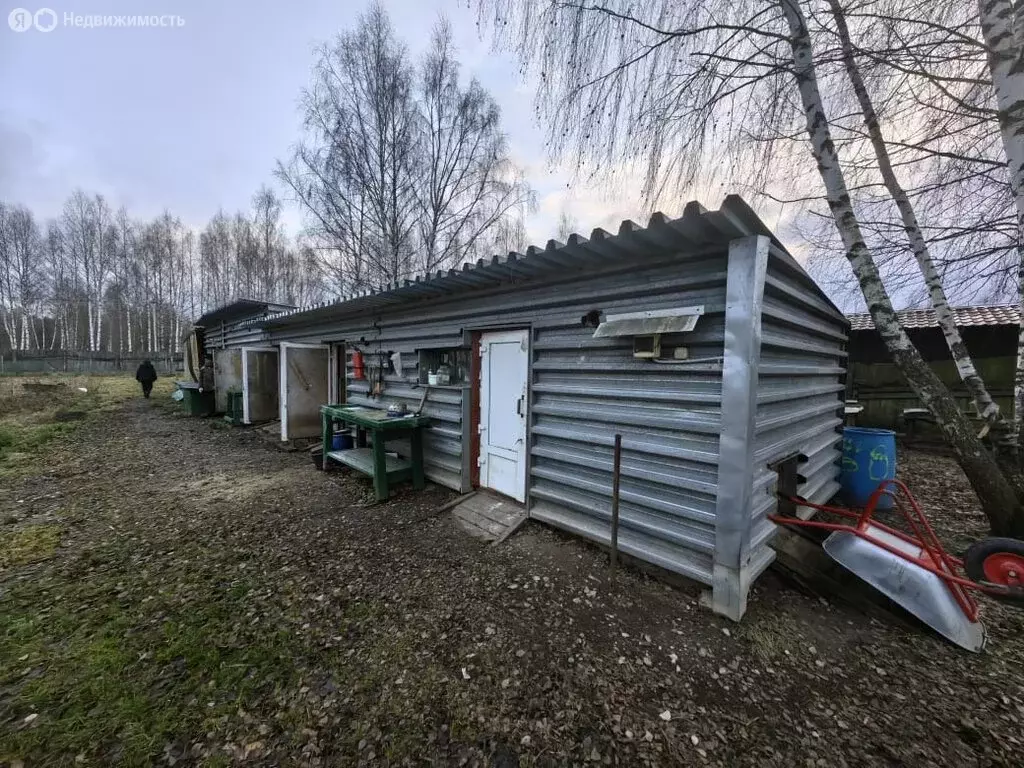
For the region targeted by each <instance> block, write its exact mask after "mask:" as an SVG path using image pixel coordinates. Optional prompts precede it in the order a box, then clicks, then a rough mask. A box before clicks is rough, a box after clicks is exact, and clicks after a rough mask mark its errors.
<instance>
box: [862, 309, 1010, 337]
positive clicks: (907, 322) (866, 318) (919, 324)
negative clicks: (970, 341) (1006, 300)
mask: <svg viewBox="0 0 1024 768" xmlns="http://www.w3.org/2000/svg"><path fill="white" fill-rule="evenodd" d="M896 316H897V317H898V318H899V320H900V323H902V324H903V327H904V328H933V327H935V328H937V327H938V325H939V321H938V318H937V317H936V316H935V310H934V309H901V310H900V311H899V312H897V313H896ZM953 317H954V318H955V319H956V324H957V325H958V326H960V327H963V326H972V325H1020V309H1019V307H1016V306H993V307H953ZM849 320H850V330H851V331H873V330H874V329H875V323H874V321H873V320H872V319H871V315H869V314H868V313H867V312H863V313H857V314H853V315H849Z"/></svg>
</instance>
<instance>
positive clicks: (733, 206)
mask: <svg viewBox="0 0 1024 768" xmlns="http://www.w3.org/2000/svg"><path fill="white" fill-rule="evenodd" d="M754 235H757V236H758V237H753V236H754ZM741 238H746V240H745V243H744V244H743V245H742V246H741V247H740V248H739V250H737V253H736V258H741V259H744V258H754V257H755V256H756V258H758V259H765V258H767V259H768V262H767V266H766V267H765V263H764V261H758V264H759V265H760V266H759V267H758V270H760V271H758V270H754V271H753V272H751V276H749V277H748V278H744V279H746V281H747V282H749V283H750V285H745V286H743V287H742V288H741V290H739V291H738V292H737V294H736V298H737V300H740V299H742V300H743V301H744V302H752V303H750V307H749V311H755V312H756V311H757V310H756V307H757V306H758V301H760V306H761V308H762V322H761V344H760V347H759V348H758V347H757V344H756V334H755V333H754V331H753V330H751V331H750V334H751V336H752V338H754V339H755V341H754V342H752V344H753V350H749V349H748V350H747V351H748V352H750V357H749V360H750V362H751V363H752V364H753V363H755V361H756V364H757V366H758V367H757V368H756V376H755V371H754V369H752V368H751V367H750V366H748V367H747V369H746V370H745V371H744V376H743V382H741V383H740V384H741V385H742V388H743V389H744V392H745V393H746V394H744V398H745V399H744V400H743V402H744V403H745V405H746V406H748V407H745V409H744V410H745V413H746V415H745V416H744V418H745V419H746V420H747V426H746V427H745V430H744V431H743V434H748V435H749V434H754V435H755V439H754V441H753V443H754V447H753V450H752V452H743V451H740V450H739V449H737V447H736V446H750V445H751V441H750V440H749V439H746V438H740V439H738V438H737V437H736V435H733V436H732V443H731V445H732V446H733V447H732V448H730V449H729V450H730V451H731V453H730V455H733V454H735V455H734V456H733V458H734V459H736V461H734V462H733V464H732V465H734V466H735V468H736V471H741V472H742V473H743V474H745V475H747V477H746V478H744V479H740V478H726V479H724V480H723V481H722V482H723V483H725V482H728V483H732V482H749V483H751V485H750V486H749V487H750V488H751V491H752V493H751V494H750V498H749V500H748V499H747V498H746V497H747V493H746V492H745V491H744V492H743V494H741V495H740V496H737V497H736V501H737V503H738V504H739V507H741V508H742V510H743V511H742V512H741V511H740V509H739V507H737V506H736V505H733V506H729V504H728V503H726V502H728V499H725V500H723V494H722V492H721V488H725V486H724V485H721V488H720V478H719V460H720V456H721V455H722V447H721V445H720V443H725V442H726V441H725V439H724V438H723V437H722V430H723V428H724V425H723V418H722V406H721V403H722V397H723V388H722V371H723V357H724V354H725V349H726V346H727V344H726V330H725V329H726V293H727V292H726V281H727V275H729V274H731V273H730V271H729V270H730V269H732V268H734V267H738V265H740V264H742V263H743V262H735V263H734V261H735V260H734V259H732V257H730V256H728V254H731V253H732V247H731V245H730V243H732V244H733V245H735V244H737V243H738V241H739V240H740V239H741ZM764 248H769V253H770V256H767V257H766V256H765V252H764V250H762V249H764ZM765 270H766V271H765ZM742 272H743V269H737V274H738V275H739V273H742ZM762 275H765V277H764V283H765V285H764V291H763V297H762V296H761V295H760V290H759V286H760V283H761V282H762ZM755 293H756V295H755ZM694 305H703V307H704V315H703V316H702V317H701V318H700V320H699V321H698V323H697V326H696V328H695V330H694V331H692V332H691V333H688V334H684V335H678V336H671V335H669V336H664V337H663V338H662V348H663V356H664V357H667V358H672V351H673V348H674V347H676V346H677V345H685V346H686V347H687V349H688V352H689V360H688V361H686V362H675V361H666V362H662V363H659V362H653V361H641V360H636V359H634V358H633V356H632V339H631V338H628V337H627V338H602V339H595V338H594V337H593V332H594V329H593V327H588V326H587V325H586V324H585V323H584V322H583V320H584V317H585V316H586V315H587V314H588V313H591V312H592V311H594V310H596V311H598V312H600V313H604V314H609V313H611V314H615V313H619V312H630V311H638V310H653V309H667V308H672V307H684V306H694ZM730 307H731V309H730V312H732V317H733V320H732V323H733V325H732V326H730V328H731V332H730V333H731V335H730V336H729V339H731V340H732V342H730V343H732V344H733V346H734V347H735V346H736V345H735V340H736V339H737V338H742V337H743V334H744V333H745V332H746V330H745V328H746V324H745V323H744V322H741V321H738V320H737V319H736V318H737V317H741V316H740V315H737V314H736V307H735V306H734V305H733V304H730ZM741 320H742V317H741ZM263 326H265V327H266V328H267V331H266V332H265V333H264V332H262V331H261V330H260V328H261V327H263ZM516 327H519V328H523V327H529V328H530V330H531V334H530V339H531V353H530V361H531V363H530V364H531V370H530V380H529V381H530V408H529V420H530V421H529V430H528V440H529V473H528V489H527V503H528V506H529V509H530V514H531V516H533V517H534V518H536V519H539V520H543V521H545V522H548V523H550V524H553V525H556V526H559V527H561V528H564V529H566V530H568V531H571V532H573V533H575V534H577V535H580V536H583V537H586V538H589V539H592V540H595V541H598V542H601V543H607V542H608V541H609V539H610V507H611V486H612V446H613V441H614V436H615V434H616V433H620V434H621V435H622V436H623V461H622V481H621V504H620V511H621V527H620V534H619V546H620V549H621V550H622V551H623V552H625V553H627V554H630V555H634V556H636V557H638V558H640V559H641V560H645V561H647V562H651V563H654V564H656V565H659V566H662V567H664V568H666V569H668V570H671V571H674V572H677V573H681V574H683V575H686V576H689V577H691V578H694V579H697V580H698V581H701V582H704V583H708V584H710V583H712V582H713V581H714V579H716V578H718V577H715V576H714V574H715V573H717V572H718V571H720V570H721V566H723V565H725V566H728V567H729V568H732V569H733V570H734V571H737V569H746V568H747V567H748V566H749V567H750V568H752V569H753V571H754V573H752V574H751V575H752V576H755V575H756V572H757V571H759V570H760V569H761V568H763V567H764V566H765V565H767V563H768V562H770V560H771V552H770V551H769V550H768V549H767V542H768V540H769V539H770V537H771V534H772V532H773V531H774V526H773V525H772V524H771V523H769V522H768V521H767V519H766V515H767V514H768V513H769V512H770V511H771V510H773V509H774V507H775V501H774V481H775V477H774V475H773V474H772V473H771V472H770V471H769V470H768V463H769V462H771V461H773V460H775V459H778V458H781V457H782V456H784V455H786V454H788V453H791V452H793V451H800V452H803V453H804V454H806V455H807V456H808V461H807V462H806V463H805V464H804V465H802V467H801V469H800V472H801V473H802V474H803V475H804V476H805V478H806V479H805V481H804V482H803V483H802V485H801V488H800V492H801V493H802V494H803V495H805V496H806V497H808V498H809V499H811V500H815V501H817V500H824V499H826V498H828V497H829V496H830V495H831V494H832V493H833V492H834V491H835V490H836V489H837V487H838V484H837V482H836V480H837V478H838V470H839V467H838V464H837V463H836V460H837V459H838V458H839V451H838V444H839V442H840V434H839V432H838V431H837V429H838V428H839V427H840V425H841V423H842V422H841V417H840V413H841V410H840V409H841V406H842V401H843V380H844V375H845V373H844V366H845V356H846V353H845V345H846V337H847V325H846V321H845V320H844V318H843V317H842V315H841V314H840V313H839V312H838V310H836V309H835V308H834V307H833V306H832V305H831V304H830V303H829V302H828V301H827V300H826V299H825V298H824V297H823V296H822V294H821V292H820V290H819V289H818V288H817V287H816V286H815V285H814V283H813V282H812V281H811V280H810V278H809V277H808V276H807V275H806V273H804V272H803V270H802V269H801V268H800V267H799V266H798V265H797V264H796V262H794V261H793V259H792V257H790V256H789V255H788V254H786V253H785V252H784V251H782V250H781V248H780V247H779V245H778V244H777V242H775V241H771V239H770V233H768V231H767V228H765V227H764V225H763V224H762V223H761V222H760V221H759V220H758V219H757V217H756V215H754V213H753V212H752V211H751V210H750V209H749V207H747V206H746V204H745V203H743V202H742V200H739V199H738V198H729V199H727V200H726V202H725V203H724V204H723V206H722V208H721V209H720V210H719V211H717V212H708V211H705V210H704V209H703V208H701V207H700V206H699V205H696V204H690V205H688V206H687V208H686V213H685V214H684V216H683V217H682V218H680V219H676V220H668V219H666V218H665V217H664V216H661V215H660V214H656V215H655V216H653V217H652V219H651V224H650V225H649V226H648V228H647V229H646V230H641V229H638V228H637V227H636V226H635V225H633V224H632V223H631V222H624V223H623V225H622V227H621V228H620V232H619V234H618V235H617V236H612V235H608V234H607V233H604V232H603V231H601V230H595V231H594V233H593V234H592V236H591V239H590V240H589V241H588V240H587V239H586V238H580V237H579V236H576V235H574V236H572V237H571V238H570V242H569V243H568V244H566V245H564V246H563V245H560V244H557V243H554V242H553V241H552V242H551V243H549V244H548V247H547V248H546V249H530V250H529V251H528V252H527V253H526V254H525V255H523V254H511V255H510V256H509V257H507V258H505V257H500V258H499V257H496V258H495V259H493V260H490V261H483V260H481V261H480V262H478V263H477V264H476V265H466V266H465V267H463V269H461V270H451V271H448V272H439V273H437V275H428V276H424V277H423V278H417V279H416V280H413V281H405V282H404V283H402V284H401V285H395V286H392V287H391V288H389V289H387V290H382V291H370V292H364V293H362V294H359V295H357V296H354V297H350V298H348V299H345V300H342V301H340V302H338V303H336V304H333V305H323V306H320V307H317V308H314V309H312V310H308V311H305V312H287V313H283V314H281V315H278V316H277V317H272V318H271V319H270V321H269V322H267V323H265V324H263V323H252V322H249V323H241V324H237V325H236V326H234V327H232V328H231V329H230V330H229V331H228V332H227V333H224V334H221V335H220V336H219V337H218V339H219V340H221V341H223V343H225V344H227V345H228V346H241V345H242V344H259V343H275V342H281V341H292V342H314V343H326V342H342V341H346V342H348V343H355V344H358V345H359V346H360V348H361V349H362V350H363V351H364V354H368V355H371V356H372V355H373V354H374V353H394V352H401V353H402V362H403V370H402V371H401V372H395V373H394V374H391V375H389V376H387V378H386V382H385V383H386V389H385V393H384V396H383V397H382V398H380V399H373V398H371V397H370V396H369V393H368V391H367V388H368V384H367V382H365V381H356V380H354V378H353V376H352V368H351V358H350V359H349V361H348V371H349V375H348V401H349V402H351V403H354V404H360V405H370V406H375V407H385V406H386V405H388V404H389V403H391V402H394V401H404V402H405V403H406V404H407V405H408V406H409V407H411V408H414V407H416V406H418V403H419V401H420V398H421V396H422V392H423V390H422V389H421V388H420V387H419V386H418V385H417V384H416V383H415V382H416V380H417V370H416V365H417V355H416V351H417V350H419V349H446V348H448V349H450V348H459V347H462V348H465V347H467V346H468V345H469V338H470V333H471V332H472V331H480V330H491V329H493V330H498V329H509V328H516ZM747 346H748V347H749V346H751V345H747ZM757 352H759V353H760V354H759V355H758V354H757ZM367 362H371V361H370V360H368V361H367ZM755 385H756V388H757V389H756V393H755V392H754V391H753V388H754V387H755ZM730 391H731V390H730ZM740 394H743V392H741V393H740ZM755 395H756V397H755ZM755 400H756V405H755ZM737 402H740V400H737ZM425 412H426V414H427V415H428V416H430V417H431V418H432V419H433V422H434V425H433V427H432V429H430V430H429V431H428V433H427V436H426V439H425V459H426V471H427V476H428V477H429V478H430V479H432V480H434V481H435V482H438V483H441V484H443V485H445V486H448V487H450V488H453V489H457V490H466V489H468V487H469V485H470V475H471V469H470V456H469V454H470V445H471V439H470V422H471V414H470V396H469V390H468V386H467V388H461V387H448V388H432V390H431V394H430V399H429V400H428V401H427V404H426V407H425ZM731 434H732V433H731V432H730V435H731ZM751 453H752V458H751ZM751 461H753V465H752V467H751ZM732 465H731V466H732ZM741 487H743V488H745V487H748V486H741ZM723 504H724V505H725V508H727V509H729V510H732V509H734V508H735V509H736V512H735V513H730V515H729V525H728V526H727V528H728V530H726V527H725V526H723V525H721V523H722V521H723V520H725V519H726V518H725V516H719V517H716V514H717V510H718V508H719V507H720V506H722V505H723ZM747 514H749V518H745V517H744V515H747ZM745 519H749V520H750V521H751V528H749V529H748V528H747V527H746V526H745V525H743V521H744V520H745ZM716 520H717V521H718V522H719V525H718V527H717V530H716ZM726 535H728V536H731V537H732V539H735V540H734V541H733V544H734V545H736V546H738V547H740V550H739V553H738V554H737V562H736V564H735V565H731V564H729V563H722V562H716V536H717V537H718V540H717V542H718V544H719V545H721V544H722V541H721V537H723V536H726ZM748 542H749V547H748V545H747V543H748ZM719 551H720V552H721V551H722V547H721V546H719ZM748 555H749V557H748ZM744 558H745V562H740V560H742V559H744ZM725 559H726V560H729V558H725ZM737 573H738V571H737ZM713 577H714V578H713ZM714 583H715V592H716V594H717V592H718V590H719V586H718V581H714ZM743 583H744V582H743V581H742V579H739V580H737V584H741V587H740V588H741V589H742V595H732V596H726V597H724V599H725V600H726V601H728V606H724V605H723V606H716V610H720V609H723V610H724V611H725V612H726V613H727V615H733V616H734V617H737V614H741V613H742V610H743V607H744V606H745V594H746V587H745V586H742V584H743Z"/></svg>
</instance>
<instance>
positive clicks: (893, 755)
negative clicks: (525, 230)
mask: <svg viewBox="0 0 1024 768" xmlns="http://www.w3.org/2000/svg"><path fill="white" fill-rule="evenodd" d="M51 461H52V463H51V464H50V465H48V466H45V467H41V468H40V477H37V478H34V479H30V480H28V481H26V482H25V483H24V484H22V485H21V486H20V487H19V488H17V489H15V493H14V494H12V495H10V496H8V497H4V500H3V502H2V503H3V504H4V505H6V506H7V507H8V508H7V509H5V510H4V512H5V513H6V514H8V515H11V514H13V515H14V516H15V517H18V518H20V519H24V518H31V517H32V516H33V515H49V516H52V517H54V518H55V519H57V520H58V521H59V522H60V523H61V525H62V526H63V536H62V545H61V547H60V549H59V550H58V553H57V556H56V557H55V558H54V559H52V560H50V561H47V562H45V563H41V564H38V565H35V566H25V567H22V568H18V569H13V570H9V571H7V572H5V573H4V572H0V589H2V594H0V616H2V618H0V636H2V638H3V639H2V646H0V659H2V663H3V665H4V666H3V675H4V676H3V679H2V683H0V684H2V688H0V721H2V728H3V731H2V732H0V759H3V758H6V759H8V760H14V759H20V760H24V761H25V763H26V765H32V764H42V763H46V764H61V763H63V764H69V765H73V764H76V758H77V764H82V763H85V764H94V763H109V762H111V761H112V760H124V761H126V762H134V763H138V764H149V763H153V762H156V763H160V764H175V763H194V762H208V763H218V762H220V763H229V762H233V761H236V760H247V761H249V762H262V763H266V764H281V763H293V764H310V765H342V764H344V765H348V764H357V763H367V764H392V765H400V764H421V763H422V762H424V761H434V762H436V763H441V764H449V763H450V764H470V765H475V764H480V765H501V766H513V765H523V764H525V765H530V764H540V765H564V764H567V763H577V764H584V763H593V764H621V765H636V764H657V765H680V764H681V765H691V764H692V765H704V764H718V765H728V766H737V765H758V766H762V765H778V766H796V765H801V766H802V765H821V766H843V765H882V764H891V765H914V766H917V765H922V766H923V765H949V766H962V765H1019V764H1020V755H1021V754H1022V752H1021V750H1024V745H1022V743H1021V741H1022V740H1024V687H1022V682H1024V663H1022V662H1024V648H1022V643H1021V637H1022V630H1024V621H1022V619H1021V616H1022V615H1024V613H1021V614H1013V613H1011V612H1010V611H1008V610H1004V609H1002V608H999V607H993V606H991V605H990V604H986V610H987V613H986V616H987V620H988V623H989V629H990V634H991V641H990V651H989V652H987V653H986V654H984V655H980V656H972V655H968V654H966V653H963V652H961V651H958V650H956V649H954V648H952V647H950V646H949V645H947V644H945V643H943V642H941V641H939V640H937V639H936V638H934V637H932V636H931V635H928V634H925V633H921V632H917V631H914V630H909V629H905V628H900V627H893V626H883V625H881V624H879V623H878V622H875V621H872V620H870V619H867V618H865V617H864V616H862V615H860V614H858V613H856V612H854V611H853V610H852V609H849V608H846V607H844V606H841V605H831V604H828V603H826V602H824V601H821V600H818V599H816V598H811V597H807V596H804V595H801V594H799V593H798V592H796V591H794V590H792V589H791V588H789V587H787V586H786V585H784V584H782V583H781V582H780V581H779V580H778V579H777V578H776V577H775V576H772V575H769V576H767V577H766V578H764V579H762V581H761V582H760V583H759V584H758V585H757V587H756V589H755V591H754V594H753V595H752V598H751V609H750V612H749V614H748V616H747V618H746V619H745V620H744V622H743V623H742V624H739V625H734V624H731V623H729V622H727V621H725V620H722V619H719V618H717V617H714V616H712V615H710V614H709V613H707V612H705V611H704V610H702V609H700V608H698V606H697V597H698V589H697V588H696V587H695V588H693V589H690V590H686V589H683V590H680V589H672V588H668V587H666V586H665V585H663V584H660V583H658V582H656V581H652V580H650V579H647V578H645V577H644V576H642V575H640V574H637V573H635V572H632V571H627V572H626V573H625V574H624V575H622V576H620V580H619V587H618V589H617V592H616V593H615V594H614V595H610V594H609V592H608V590H607V586H606V572H605V571H606V566H605V563H606V558H605V557H604V556H603V555H602V554H601V553H600V552H598V551H597V550H596V549H594V548H592V547H589V546H587V545H585V544H582V543H580V542H577V541H573V540H571V539H568V538H566V537H563V536H561V535H559V534H556V533H554V532H551V531H549V530H547V529H544V528H543V527H540V526H537V525H535V524H530V525H529V526H527V527H526V528H524V529H523V531H522V532H520V533H519V534H517V535H516V536H515V537H513V539H511V540H510V541H509V542H507V543H506V544H505V545H504V546H502V547H500V548H497V549H495V548H490V547H487V546H485V545H482V544H481V543H480V542H478V541H476V540H473V539H471V538H469V537H468V536H467V535H465V534H464V533H462V532H461V531H460V530H459V529H458V528H457V527H456V526H455V525H454V524H453V523H452V521H451V519H450V517H449V516H447V515H442V516H431V514H430V513H431V511H432V510H434V509H436V508H437V507H439V506H440V505H441V504H443V503H444V502H445V501H447V500H448V499H449V498H451V494H449V493H448V492H446V491H443V490H441V489H435V488H431V489H429V490H428V491H426V492H424V493H421V494H414V493H411V492H402V493H401V494H400V495H399V496H398V497H395V498H392V500H391V501H390V502H389V503H387V504H385V505H379V506H373V505H370V504H369V503H368V502H369V501H370V499H371V496H372V493H371V490H370V488H369V484H368V483H366V482H364V481H363V480H361V479H359V478H350V477H348V476H344V475H340V474H334V473H331V474H324V473H317V472H315V471H314V470H313V468H312V465H311V464H310V462H309V460H308V458H307V457H306V456H303V455H296V454H287V453H281V452H279V451H276V450H274V449H272V448H269V447H267V446H265V445H264V444H263V443H262V442H261V441H260V440H259V439H258V438H257V437H256V436H255V435H254V434H253V433H251V432H246V431H243V430H228V429H223V428H217V427H215V425H214V424H213V423H211V422H208V421H203V420H194V419H186V418H184V417H182V416H180V415H178V414H177V413H175V412H172V411H170V410H168V409H167V408H165V407H161V406H160V405H158V404H154V403H151V402H144V401H141V400H140V401H133V402H131V403H129V404H127V405H126V406H125V407H124V409H123V411H122V412H121V415H120V417H119V418H111V419H109V420H107V421H105V422H103V423H102V424H99V425H93V426H89V427H86V428H84V429H83V431H82V432H80V433H78V434H77V435H76V436H75V437H74V438H72V439H71V440H70V442H69V443H68V444H67V445H65V446H64V447H63V449H62V450H60V451H58V452H57V454H56V455H55V456H54V457H53V459H52V460H51ZM918 461H920V462H921V463H922V464H923V465H924V467H925V470H926V471H927V472H928V473H929V474H930V475H931V474H932V473H933V472H934V473H937V474H943V473H945V474H946V475H949V473H950V469H949V466H948V464H949V462H948V461H945V460H942V459H935V462H940V463H941V462H945V463H942V464H941V466H939V465H933V463H932V462H931V461H930V460H925V459H921V458H920V457H919V459H918ZM930 482H933V480H932V481H930ZM927 490H928V493H929V494H933V495H935V496H936V497H943V496H946V495H947V493H946V491H945V490H943V489H942V488H939V487H934V482H933V485H931V486H927ZM55 492H59V493H60V496H57V497H54V496H53V494H54V493H55ZM15 497H17V498H15ZM941 500H942V499H941V498H934V499H933V498H925V502H926V503H929V502H935V503H938V502H940V501H941ZM12 510H13V511H12ZM32 715H36V716H35V717H32Z"/></svg>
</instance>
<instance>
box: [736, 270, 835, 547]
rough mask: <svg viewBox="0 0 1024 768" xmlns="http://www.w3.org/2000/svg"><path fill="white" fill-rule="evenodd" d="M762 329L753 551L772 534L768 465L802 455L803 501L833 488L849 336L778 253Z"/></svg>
mask: <svg viewBox="0 0 1024 768" xmlns="http://www.w3.org/2000/svg"><path fill="white" fill-rule="evenodd" d="M761 328H762V335H761V366H760V370H759V375H758V396H757V441H756V445H755V467H756V471H757V474H756V475H755V477H754V488H755V495H754V504H753V509H752V510H751V513H752V515H753V525H754V528H753V531H752V534H751V547H752V549H753V548H754V547H755V546H759V545H763V544H765V543H766V542H767V541H768V540H769V539H770V537H771V534H772V533H773V532H774V525H773V524H772V523H771V522H770V521H768V520H767V519H766V518H765V515H768V514H771V513H773V512H774V510H775V507H776V502H775V480H776V479H777V478H776V477H775V475H774V474H773V473H771V472H770V471H769V470H768V463H769V462H772V461H774V460H777V459H780V458H783V457H785V456H786V455H787V454H791V453H793V452H800V453H803V454H805V455H806V456H807V458H808V460H807V462H806V463H804V464H801V465H800V469H799V472H800V475H801V476H802V477H804V478H805V480H804V482H802V483H801V484H800V487H799V493H800V495H801V496H803V497H804V498H806V499H807V500H809V501H813V502H817V503H822V502H824V501H827V500H828V499H829V498H831V497H832V496H833V495H834V494H835V492H836V491H837V490H839V482H838V479H839V469H840V468H839V459H840V458H841V443H842V434H841V431H840V430H841V429H842V424H843V419H842V407H843V400H844V397H845V395H844V389H845V375H846V344H847V337H848V324H847V321H846V319H845V318H844V317H843V316H842V315H841V314H840V313H839V312H838V311H837V310H836V309H835V308H834V307H833V306H832V305H831V304H829V303H828V302H827V301H825V300H824V299H823V298H821V296H820V293H819V290H818V289H817V288H816V287H815V286H814V284H813V283H812V282H811V281H810V278H809V277H807V275H806V274H804V273H802V272H797V271H796V270H794V269H793V268H792V267H791V266H790V265H789V261H788V260H787V259H786V258H781V257H780V256H779V254H778V252H777V251H776V252H773V253H772V255H771V257H770V259H769V262H768V276H767V280H766V284H765V291H764V304H763V313H762V320H761Z"/></svg>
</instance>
